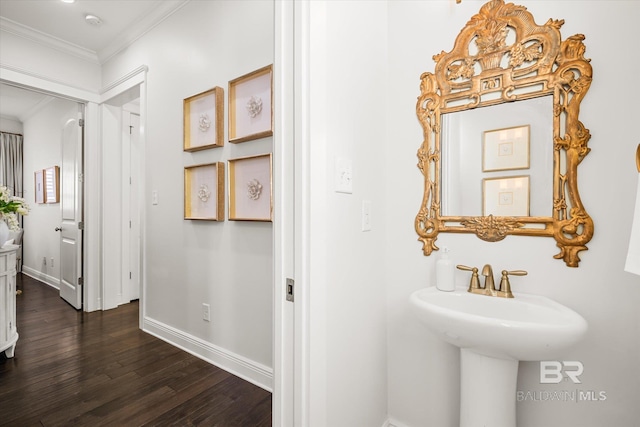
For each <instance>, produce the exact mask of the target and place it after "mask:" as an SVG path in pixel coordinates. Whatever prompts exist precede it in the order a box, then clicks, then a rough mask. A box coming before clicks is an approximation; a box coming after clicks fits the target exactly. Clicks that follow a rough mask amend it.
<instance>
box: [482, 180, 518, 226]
mask: <svg viewBox="0 0 640 427" xmlns="http://www.w3.org/2000/svg"><path fill="white" fill-rule="evenodd" d="M482 215H483V216H488V215H493V216H529V176H528V175H524V176H510V177H502V178H486V179H483V180H482Z"/></svg>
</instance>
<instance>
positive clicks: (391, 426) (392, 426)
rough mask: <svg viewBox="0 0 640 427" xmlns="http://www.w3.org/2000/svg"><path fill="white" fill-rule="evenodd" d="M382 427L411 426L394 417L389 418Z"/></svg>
mask: <svg viewBox="0 0 640 427" xmlns="http://www.w3.org/2000/svg"><path fill="white" fill-rule="evenodd" d="M382 427H409V426H408V425H406V424H403V423H401V422H400V421H396V420H394V419H393V418H387V421H385V422H384V424H382Z"/></svg>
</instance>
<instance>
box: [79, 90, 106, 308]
mask: <svg viewBox="0 0 640 427" xmlns="http://www.w3.org/2000/svg"><path fill="white" fill-rule="evenodd" d="M98 110H99V106H98V104H96V103H95V102H87V103H86V104H85V110H84V123H85V125H84V171H83V176H84V184H83V186H84V196H83V197H84V212H83V222H84V224H85V226H84V235H83V245H84V265H83V270H84V271H83V274H84V289H83V290H82V291H83V299H84V301H83V303H84V308H83V310H84V311H87V312H91V311H96V310H102V309H103V307H102V302H103V299H102V201H101V200H102V186H101V184H100V183H101V182H102V166H101V162H100V156H101V150H100V146H101V145H102V143H101V142H100V135H99V129H100V123H99V111H98ZM90 195H94V196H93V197H92V196H90Z"/></svg>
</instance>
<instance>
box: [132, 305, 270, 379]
mask: <svg viewBox="0 0 640 427" xmlns="http://www.w3.org/2000/svg"><path fill="white" fill-rule="evenodd" d="M142 330H143V331H145V332H147V333H149V334H151V335H153V336H155V337H157V338H160V339H161V340H163V341H166V342H167V343H169V344H171V345H173V346H176V347H178V348H180V349H182V350H184V351H186V352H187V353H190V354H192V355H194V356H196V357H199V358H200V359H202V360H204V361H206V362H209V363H211V364H212V365H215V366H217V367H218V368H220V369H224V370H225V371H227V372H229V373H231V374H233V375H235V376H237V377H240V378H242V379H243V380H246V381H249V382H250V383H252V384H254V385H257V386H258V387H260V388H263V389H265V390H267V391H269V392H271V391H273V369H271V368H269V367H267V366H265V365H263V364H261V363H258V362H255V361H253V360H250V359H248V358H246V357H243V356H240V355H239V354H235V353H233V352H231V351H229V350H227V349H224V348H222V347H218V346H217V345H215V344H212V343H210V342H207V341H205V340H202V339H200V338H197V337H195V336H193V335H191V334H188V333H186V332H183V331H181V330H179V329H176V328H174V327H172V326H169V325H166V324H164V323H162V322H159V321H157V320H154V319H152V318H150V317H145V319H144V325H143V328H142Z"/></svg>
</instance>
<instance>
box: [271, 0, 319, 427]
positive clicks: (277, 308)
mask: <svg viewBox="0 0 640 427" xmlns="http://www.w3.org/2000/svg"><path fill="white" fill-rule="evenodd" d="M274 3H275V4H274V7H275V10H274V18H275V19H274V33H275V34H274V36H275V39H274V87H275V92H276V94H275V99H276V106H275V111H276V112H277V113H276V118H275V121H276V125H275V127H276V129H277V131H276V132H275V133H274V143H273V151H274V159H275V160H274V182H275V183H276V185H275V186H274V224H273V230H274V232H273V236H274V257H273V258H274V266H273V270H274V280H273V286H274V290H273V291H274V307H273V308H274V310H273V312H274V314H273V315H274V337H273V348H274V362H273V363H274V366H273V371H274V374H273V377H274V378H273V413H272V424H273V425H274V426H276V425H277V426H282V427H293V426H296V427H305V426H308V425H309V424H310V422H311V419H310V391H311V381H310V367H309V362H310V350H309V349H310V347H309V337H310V322H309V319H310V308H309V307H310V298H309V296H310V292H309V290H310V270H309V265H310V257H309V253H310V239H309V231H310V230H309V226H310V218H309V214H310V212H309V206H310V192H309V188H310V186H309V183H310V153H309V149H310V146H309V141H310V130H309V121H310V117H309V112H310V101H309V93H310V83H309V64H310V61H309V31H310V13H309V0H300V1H296V2H278V1H277V2H274ZM288 278H291V279H294V282H295V287H294V289H295V290H294V302H293V303H291V302H288V301H286V286H287V285H286V280H287V279H288Z"/></svg>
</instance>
